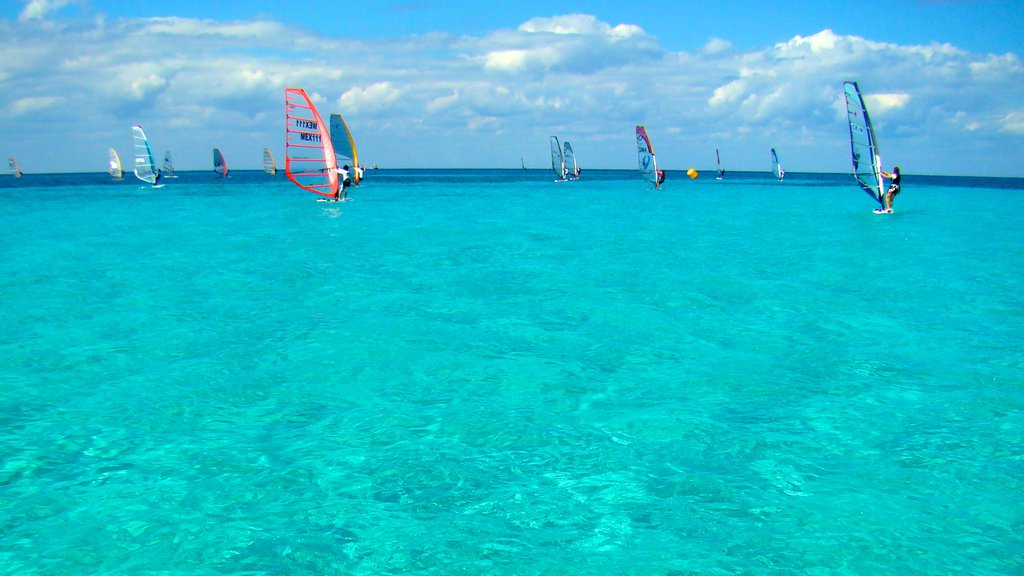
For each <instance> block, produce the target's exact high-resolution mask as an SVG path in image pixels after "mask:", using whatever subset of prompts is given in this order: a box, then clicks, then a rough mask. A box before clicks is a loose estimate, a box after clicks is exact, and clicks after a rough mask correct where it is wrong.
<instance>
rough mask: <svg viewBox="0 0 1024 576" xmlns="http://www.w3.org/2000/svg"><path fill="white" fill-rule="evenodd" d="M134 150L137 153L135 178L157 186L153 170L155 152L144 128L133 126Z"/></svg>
mask: <svg viewBox="0 0 1024 576" xmlns="http://www.w3.org/2000/svg"><path fill="white" fill-rule="evenodd" d="M132 149H133V150H134V152H135V177H136V178H138V179H139V180H142V181H143V182H148V183H149V184H156V171H155V170H153V150H152V149H151V148H150V147H149V140H148V139H147V138H146V133H145V132H143V131H142V126H132Z"/></svg>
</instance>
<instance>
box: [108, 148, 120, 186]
mask: <svg viewBox="0 0 1024 576" xmlns="http://www.w3.org/2000/svg"><path fill="white" fill-rule="evenodd" d="M107 158H108V159H107V173H109V174H110V176H111V177H112V178H114V180H120V179H121V178H123V177H124V170H123V169H122V168H121V157H120V156H118V155H117V150H114V149H113V148H111V149H110V150H108V151H107Z"/></svg>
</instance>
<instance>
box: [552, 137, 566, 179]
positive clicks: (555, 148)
mask: <svg viewBox="0 0 1024 576" xmlns="http://www.w3.org/2000/svg"><path fill="white" fill-rule="evenodd" d="M551 171H552V172H554V173H555V179H556V180H565V156H564V155H563V153H562V145H561V143H559V142H558V136H552V137H551Z"/></svg>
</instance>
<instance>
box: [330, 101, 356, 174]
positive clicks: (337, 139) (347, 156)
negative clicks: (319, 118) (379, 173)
mask: <svg viewBox="0 0 1024 576" xmlns="http://www.w3.org/2000/svg"><path fill="white" fill-rule="evenodd" d="M331 144H332V145H333V146H334V155H335V156H336V157H337V160H336V162H335V163H336V164H338V165H344V164H348V165H349V167H351V168H353V170H352V171H351V172H349V174H351V178H352V183H353V184H358V183H359V171H358V170H355V169H354V168H355V167H356V166H358V165H359V153H358V152H356V140H355V138H353V137H352V132H351V131H350V130H349V129H348V124H345V120H344V119H343V118H342V117H341V114H338V113H337V112H335V113H333V114H331Z"/></svg>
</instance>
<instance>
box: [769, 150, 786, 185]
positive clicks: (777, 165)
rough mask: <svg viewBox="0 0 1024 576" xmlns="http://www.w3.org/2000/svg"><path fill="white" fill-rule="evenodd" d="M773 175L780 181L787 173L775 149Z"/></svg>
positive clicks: (773, 151) (773, 152)
mask: <svg viewBox="0 0 1024 576" xmlns="http://www.w3.org/2000/svg"><path fill="white" fill-rule="evenodd" d="M772 175H773V176H775V177H776V178H778V179H779V180H783V179H785V177H786V171H785V170H783V169H782V163H781V162H779V155H778V154H776V153H775V148H772Z"/></svg>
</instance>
